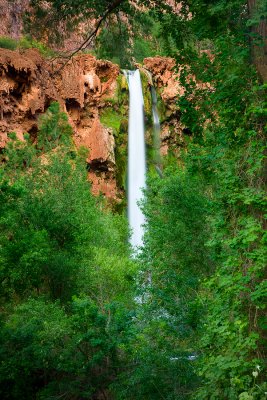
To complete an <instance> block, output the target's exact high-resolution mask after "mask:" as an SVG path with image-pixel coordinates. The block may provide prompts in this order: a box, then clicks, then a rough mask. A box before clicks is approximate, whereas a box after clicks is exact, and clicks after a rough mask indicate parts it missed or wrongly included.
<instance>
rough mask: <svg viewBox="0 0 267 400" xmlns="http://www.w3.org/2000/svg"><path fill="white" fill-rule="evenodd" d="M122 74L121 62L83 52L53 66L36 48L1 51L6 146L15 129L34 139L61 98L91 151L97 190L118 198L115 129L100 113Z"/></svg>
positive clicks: (2, 140)
mask: <svg viewBox="0 0 267 400" xmlns="http://www.w3.org/2000/svg"><path fill="white" fill-rule="evenodd" d="M56 71H57V73H56V74H55V72H56ZM118 75H119V67H118V66H117V65H114V64H112V63H111V62H109V61H103V60H96V58H95V57H93V56H91V55H85V54H83V55H79V56H77V57H75V58H74V59H72V60H71V61H70V62H69V63H68V64H67V65H65V66H64V64H63V62H62V63H59V62H58V63H57V64H54V66H53V69H52V66H51V64H49V63H48V62H47V61H46V60H44V59H43V58H42V57H41V56H40V54H39V53H38V52H37V51H36V50H32V49H31V50H26V51H24V52H23V53H20V52H18V51H11V50H4V49H1V50H0V77H1V79H0V147H2V148H3V147H4V146H5V144H6V141H7V140H8V136H7V135H8V133H9V132H12V131H14V132H16V133H17V136H18V137H19V138H20V139H22V140H23V133H25V132H28V133H29V134H30V135H32V136H33V137H34V136H35V135H36V132H37V130H38V117H39V115H40V114H42V113H43V112H45V110H46V109H47V108H48V106H49V105H50V104H51V102H52V101H58V102H59V103H60V105H61V108H62V110H64V111H66V112H67V114H68V117H69V122H70V124H71V125H72V127H73V132H74V142H75V144H76V145H77V146H84V147H86V148H87V149H88V150H89V156H88V160H87V161H88V163H89V165H90V173H89V178H90V180H91V181H92V184H93V191H94V193H98V192H99V191H102V192H103V193H104V195H106V196H107V197H112V198H114V197H116V182H115V156H114V147H115V141H114V137H113V132H112V129H110V128H108V127H105V126H104V125H102V124H101V122H100V113H101V109H102V108H104V107H105V105H106V101H107V100H108V99H109V98H112V97H114V95H115V91H116V87H117V77H118ZM106 181H108V182H106Z"/></svg>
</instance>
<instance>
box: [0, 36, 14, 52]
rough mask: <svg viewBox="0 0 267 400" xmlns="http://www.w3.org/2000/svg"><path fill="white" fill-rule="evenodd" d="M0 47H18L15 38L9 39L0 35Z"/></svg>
mask: <svg viewBox="0 0 267 400" xmlns="http://www.w3.org/2000/svg"><path fill="white" fill-rule="evenodd" d="M0 47H1V48H2V49H9V50H16V48H17V47H18V43H17V41H16V40H14V39H11V38H9V37H5V36H1V37H0Z"/></svg>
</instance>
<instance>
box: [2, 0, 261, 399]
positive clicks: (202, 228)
mask: <svg viewBox="0 0 267 400" xmlns="http://www.w3.org/2000/svg"><path fill="white" fill-rule="evenodd" d="M48 3H49V4H50V5H51V7H50V8H47V7H43V6H44V3H43V2H42V1H39V0H32V1H31V4H32V6H33V7H34V10H35V11H36V12H35V13H33V14H32V16H31V18H30V19H29V18H28V23H29V22H30V23H31V24H32V23H33V21H34V22H35V25H34V27H33V28H34V29H33V34H36V32H37V31H38V30H39V32H40V33H41V30H40V29H39V28H40V25H38V21H40V20H41V19H43V21H47V25H44V27H45V31H46V33H47V37H52V36H53V35H54V34H56V36H57V38H58V34H60V29H59V30H57V31H55V30H53V29H51V26H54V25H55V23H59V22H60V24H65V25H64V26H66V27H67V26H68V25H69V24H70V23H73V24H74V25H73V26H75V24H78V23H80V22H81V18H95V19H96V21H97V25H96V26H98V23H100V24H104V28H103V30H102V31H101V33H100V35H99V37H98V39H97V40H98V41H99V43H100V45H99V47H98V48H97V51H98V52H99V54H102V55H105V56H106V57H108V58H111V59H112V58H114V59H116V60H122V64H123V65H130V64H131V62H132V57H135V61H139V58H138V57H140V59H141V58H142V57H143V56H146V55H149V54H150V55H153V54H155V53H154V51H156V50H155V49H158V50H159V52H160V53H161V52H162V51H163V53H161V54H166V55H171V56H173V57H175V59H176V62H177V65H179V66H185V65H186V66H187V67H184V68H183V69H182V73H181V76H180V79H181V82H182V84H183V86H184V87H185V89H186V91H185V93H184V94H183V95H181V96H180V97H179V98H178V100H177V104H176V106H177V110H178V112H179V115H180V118H181V121H182V122H183V124H184V126H185V127H186V129H187V130H186V134H187V140H186V143H187V145H186V148H184V149H183V151H181V157H180V159H179V167H178V166H177V160H176V159H175V158H174V157H173V155H172V154H171V151H170V152H169V154H168V155H167V157H166V160H165V162H164V165H167V167H165V169H164V171H163V176H162V177H159V176H157V175H156V174H153V173H152V174H150V175H151V176H149V178H148V189H147V190H146V198H145V201H144V203H143V205H142V207H143V210H144V213H145V215H146V221H147V222H146V234H145V238H144V246H143V249H142V251H141V253H140V254H139V255H138V257H137V258H136V259H135V260H132V259H131V258H130V254H131V252H130V248H129V245H128V244H127V240H128V229H127V224H126V221H125V220H124V217H123V216H121V215H112V213H111V212H109V211H108V210H106V207H105V204H104V203H103V201H102V200H101V199H99V198H93V197H92V195H91V194H90V187H89V184H88V182H87V177H86V169H85V158H86V154H84V151H83V150H82V149H81V150H79V151H77V150H75V148H74V146H73V144H72V140H71V128H70V127H69V125H68V123H67V120H66V116H65V115H64V114H62V113H61V112H60V110H59V106H58V105H57V104H56V103H54V104H52V106H51V107H50V109H49V111H48V112H47V113H46V114H45V115H44V116H43V117H42V119H41V120H40V124H39V131H38V135H37V141H34V142H32V140H31V138H30V137H28V136H27V135H25V141H24V142H21V141H18V140H17V139H16V138H15V135H14V134H11V135H10V141H9V144H8V146H7V148H6V149H5V150H4V151H3V153H2V154H1V157H2V164H1V167H0V211H1V212H0V226H1V233H0V263H1V264H0V265H1V268H0V276H1V298H0V300H1V309H2V316H1V332H0V354H1V364H0V383H1V385H0V387H1V388H0V395H1V398H3V399H20V398H23V399H26V400H28V399H33V398H36V399H43V400H44V399H47V400H48V399H61V398H63V399H70V400H72V399H104V398H106V399H111V398H112V399H113V398H114V399H118V400H125V399H129V400H137V399H138V400H142V399H143V400H156V399H166V400H177V399H181V400H182V399H196V400H208V399H214V400H222V399H225V400H264V399H266V393H267V384H266V382H265V380H264V377H265V375H266V364H265V362H266V361H265V360H266V295H267V291H266V280H265V278H266V264H267V252H266V175H265V174H266V130H267V125H266V122H267V102H266V90H267V87H266V83H264V79H265V77H266V75H265V74H266V72H265V69H264V66H266V54H265V53H264V51H265V49H266V15H267V11H266V2H265V1H264V0H257V1H252V0H249V1H248V2H246V1H242V0H230V1H226V0H214V1H212V2H209V1H205V0H201V1H200V0H188V1H184V2H183V3H181V4H180V5H179V7H178V10H179V12H177V9H176V8H175V2H170V5H168V4H166V2H164V1H156V2H155V1H136V2H128V1H123V0H117V1H116V0H114V1H108V0H107V1H102V2H95V1H89V0H82V1H78V0H77V1H69V0H50V1H49V2H48ZM66 10H67V12H66ZM125 16H127V18H126V20H127V21H126V22H125ZM40 17H41V19H40ZM122 21H124V22H122ZM148 21H151V23H150V26H149V29H148V30H147V32H146V33H147V34H148V36H152V37H153V42H152V46H151V47H150V45H147V43H146V41H145V39H146V38H143V39H144V40H143V39H135V41H134V42H131V34H130V33H131V29H132V27H135V26H138V27H139V28H138V29H140V30H139V32H140V31H141V32H142V30H143V32H144V29H145V27H146V24H148ZM121 25H122V26H121ZM99 26H100V25H99ZM102 26H103V25H102ZM92 33H94V32H92ZM95 33H96V32H95ZM120 34H122V35H123V38H126V39H127V38H128V42H127V40H126V41H124V40H122V37H121V36H120ZM116 37H117V38H119V42H116V43H118V47H116V46H114V42H113V39H114V38H116ZM91 38H92V36H91V35H90V34H89V36H88V37H87V38H86V41H85V42H84V47H86V45H87V44H88V43H89V41H90V40H91ZM130 45H132V47H131V46H130ZM82 47H83V46H82ZM136 54H139V56H138V57H137V56H136ZM189 68H190V73H188V71H189ZM199 83H200V84H199ZM118 106H119V104H118ZM177 115H178V114H177ZM101 118H102V122H103V123H104V124H106V125H107V126H111V127H113V128H114V130H115V131H116V132H115V133H116V136H117V137H116V140H117V145H118V149H117V151H120V150H119V149H120V146H121V145H122V144H123V148H122V150H121V153H120V157H121V158H120V159H121V160H122V161H123V164H125V154H126V153H125V147H124V146H125V142H124V140H123V137H122V136H123V135H122V133H124V132H125V126H124V125H125V121H124V119H125V109H123V110H120V109H119V108H118V110H116V109H115V111H114V110H111V103H110V104H109V107H107V108H106V110H104V111H103V113H102V116H101ZM119 168H121V170H120V174H121V177H122V176H123V175H124V169H123V168H122V167H121V166H119ZM121 185H123V179H121Z"/></svg>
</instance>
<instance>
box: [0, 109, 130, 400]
mask: <svg viewBox="0 0 267 400" xmlns="http://www.w3.org/2000/svg"><path fill="white" fill-rule="evenodd" d="M70 134H71V128H70V126H69V124H68V122H67V117H66V115H65V114H63V113H61V112H60V110H59V105H58V104H57V103H53V104H52V105H51V106H50V107H49V110H48V111H47V113H46V114H45V115H44V116H43V117H42V118H41V120H40V127H39V134H38V139H37V142H36V143H35V142H33V143H32V141H31V140H30V139H31V138H30V137H28V135H25V141H19V140H17V139H16V137H15V134H11V138H10V141H9V144H8V146H7V148H6V150H5V151H4V153H3V155H2V157H3V160H4V162H3V163H2V164H1V168H0V177H1V183H0V208H1V217H0V226H1V234H0V265H1V269H0V271H1V309H2V312H3V313H2V319H1V329H0V354H1V367H0V370H1V371H0V376H1V377H0V387H1V389H0V395H1V398H3V399H18V398H23V399H33V398H38V399H48V398H54V397H64V398H66V399H78V398H79V399H83V398H88V397H90V398H95V397H94V396H98V395H100V394H99V393H101V392H102V391H103V392H105V391H106V390H108V386H109V384H110V383H111V382H112V381H113V380H114V376H115V375H116V373H117V371H118V369H119V367H120V362H121V361H120V360H121V359H122V358H123V357H122V355H121V356H120V357H119V351H118V349H119V346H120V343H121V342H123V340H124V339H123V338H121V332H123V331H124V329H125V325H127V323H128V322H127V321H128V319H129V316H128V314H129V315H130V310H131V306H132V296H131V294H130V293H132V286H133V284H132V282H133V279H134V276H135V270H136V263H134V262H133V261H131V260H130V258H129V254H130V253H129V248H128V247H129V246H128V243H127V237H128V228H127V225H126V224H125V221H124V219H123V217H121V216H112V215H111V213H110V212H108V211H107V210H105V207H104V204H103V202H102V201H100V200H99V199H96V198H94V197H93V196H92V194H91V193H90V185H89V182H88V180H87V171H86V163H85V156H86V154H85V152H84V150H82V149H80V151H77V150H75V149H74V146H73V144H72V140H71V136H70ZM12 138H13V139H12Z"/></svg>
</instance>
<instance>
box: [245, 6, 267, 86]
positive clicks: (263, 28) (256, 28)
mask: <svg viewBox="0 0 267 400" xmlns="http://www.w3.org/2000/svg"><path fill="white" fill-rule="evenodd" d="M260 1H262V0H247V5H248V13H249V18H253V16H254V15H255V14H256V13H257V12H259V3H260ZM251 55H252V61H253V63H254V64H255V66H256V68H257V70H258V72H259V74H260V76H261V78H262V80H263V81H264V82H266V81H267V19H266V16H265V17H264V16H262V18H260V19H259V23H257V24H256V25H253V26H252V27H251Z"/></svg>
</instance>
